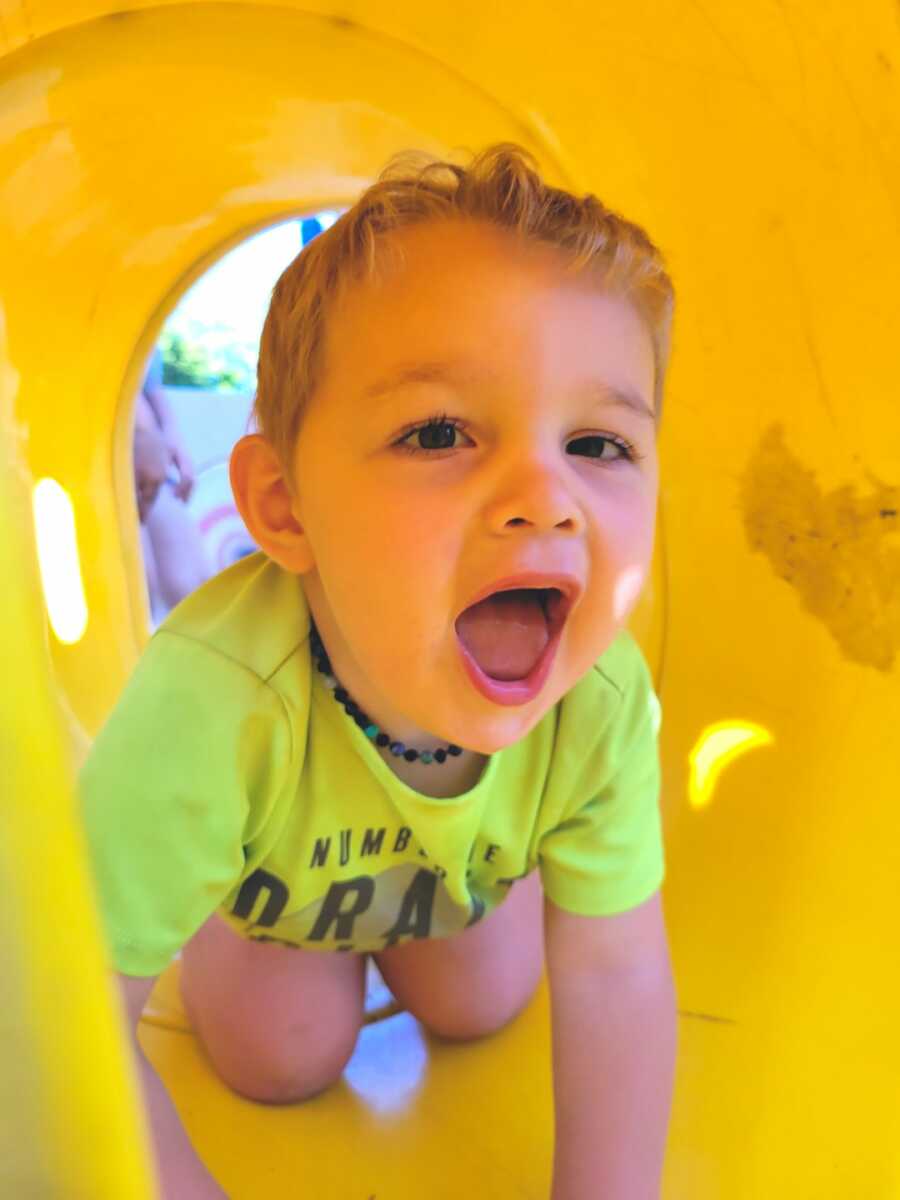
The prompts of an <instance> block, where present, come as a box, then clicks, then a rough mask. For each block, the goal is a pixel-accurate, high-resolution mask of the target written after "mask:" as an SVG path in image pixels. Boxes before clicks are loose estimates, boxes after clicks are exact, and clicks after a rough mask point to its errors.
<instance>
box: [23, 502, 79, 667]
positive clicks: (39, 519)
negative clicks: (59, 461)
mask: <svg viewBox="0 0 900 1200" xmlns="http://www.w3.org/2000/svg"><path fill="white" fill-rule="evenodd" d="M31 502H32V509H33V513H34V534H35V539H36V542H37V555H38V564H39V565H40V569H41V585H42V587H43V589H44V603H45V604H46V605H47V614H48V616H49V618H50V627H51V629H52V630H53V632H54V634H55V635H56V637H57V638H58V639H59V641H60V642H62V643H64V644H65V645H71V644H72V643H74V642H77V641H79V640H80V639H81V638H82V637H83V636H84V631H85V629H87V615H88V614H87V601H86V600H85V596H84V582H83V580H82V576H81V561H80V559H79V557H78V540H77V538H76V536H75V510H74V509H73V507H72V501H71V498H70V497H69V493H68V492H67V491H66V489H65V488H64V487H62V486H61V485H60V484H58V483H57V482H56V480H55V479H49V478H45V479H40V480H38V482H37V483H36V484H35V485H34V492H33V493H32V500H31Z"/></svg>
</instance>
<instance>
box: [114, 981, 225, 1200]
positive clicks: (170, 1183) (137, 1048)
mask: <svg viewBox="0 0 900 1200" xmlns="http://www.w3.org/2000/svg"><path fill="white" fill-rule="evenodd" d="M117 978H118V981H119V986H120V988H121V991H122V997H123V999H124V1001H125V1007H126V1010H127V1014H128V1029H129V1033H130V1035H131V1039H130V1040H131V1047H132V1050H133V1052H134V1056H135V1062H136V1064H137V1070H138V1078H139V1080H140V1089H141V1093H142V1095H143V1098H144V1109H145V1112H146V1116H147V1122H148V1125H149V1130H150V1134H151V1138H152V1143H153V1160H154V1166H155V1168H156V1176H157V1178H156V1182H157V1186H158V1189H159V1196H160V1200H227V1196H226V1194H225V1192H223V1191H222V1189H221V1188H220V1187H219V1185H218V1184H217V1183H216V1181H215V1180H214V1179H213V1177H212V1175H210V1173H209V1172H208V1171H207V1169H206V1167H205V1166H204V1165H203V1162H202V1161H201V1159H200V1157H199V1155H198V1154H197V1152H196V1150H195V1149H194V1147H193V1146H192V1145H191V1142H190V1139H189V1138H188V1135H187V1132H186V1131H185V1128H184V1126H183V1125H182V1123H181V1119H180V1118H179V1116H178V1112H177V1111H176V1109H175V1105H174V1104H173V1103H172V1101H171V1099H170V1097H169V1094H168V1092H167V1091H166V1089H165V1086H164V1085H163V1082H162V1080H161V1079H160V1077H159V1076H158V1075H157V1073H156V1071H154V1069H153V1067H152V1065H151V1063H150V1060H149V1059H148V1058H147V1057H146V1055H145V1054H144V1051H143V1050H142V1048H141V1045H140V1043H139V1042H138V1039H137V1024H138V1021H139V1020H140V1017H141V1013H142V1012H143V1010H144V1005H145V1004H146V1003H147V1000H148V998H149V996H150V993H151V991H152V990H153V985H154V983H155V982H156V976H151V977H150V978H147V979H142V978H138V977H136V976H131V975H122V974H118V975H117Z"/></svg>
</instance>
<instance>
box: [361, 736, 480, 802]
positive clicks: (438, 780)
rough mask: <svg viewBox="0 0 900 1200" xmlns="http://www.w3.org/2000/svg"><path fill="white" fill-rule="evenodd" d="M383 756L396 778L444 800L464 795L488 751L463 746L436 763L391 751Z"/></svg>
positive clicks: (477, 776) (475, 777)
mask: <svg viewBox="0 0 900 1200" xmlns="http://www.w3.org/2000/svg"><path fill="white" fill-rule="evenodd" d="M376 749H377V747H376ZM382 758H383V759H384V761H385V762H386V763H387V765H388V766H389V767H390V769H391V770H392V771H393V773H394V774H395V775H396V776H397V778H398V779H402V780H403V782H404V783H405V784H406V785H407V787H411V788H412V789H413V791H414V792H421V793H422V795H423V796H433V797H435V798H439V799H442V800H447V799H450V798H452V797H454V796H463V795H465V793H466V792H470V791H471V790H472V788H473V787H475V785H476V783H478V781H479V779H480V778H481V776H482V774H483V772H484V768H485V766H486V765H487V762H488V759H489V758H490V755H488V754H476V752H475V751H474V750H463V752H462V754H460V755H459V756H458V757H457V758H453V759H449V758H448V759H447V760H446V762H442V763H437V764H435V763H430V764H426V763H419V762H407V761H406V759H404V758H399V759H398V758H395V757H394V755H393V754H391V753H390V751H387V753H382Z"/></svg>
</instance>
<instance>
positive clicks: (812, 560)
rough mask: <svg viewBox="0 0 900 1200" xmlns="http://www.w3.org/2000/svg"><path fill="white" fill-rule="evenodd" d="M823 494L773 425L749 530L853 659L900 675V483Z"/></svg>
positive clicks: (762, 447)
mask: <svg viewBox="0 0 900 1200" xmlns="http://www.w3.org/2000/svg"><path fill="white" fill-rule="evenodd" d="M868 478H869V480H870V482H871V487H870V489H869V490H868V491H867V492H865V493H864V492H862V491H861V490H860V489H859V488H857V487H856V486H854V485H852V484H846V485H844V486H842V487H838V488H835V489H834V490H833V491H831V492H825V491H823V490H822V489H821V488H820V487H819V485H818V483H817V480H816V474H815V471H813V470H811V469H810V468H808V467H806V466H804V465H803V463H802V462H801V461H800V460H799V459H798V458H797V457H796V456H795V455H794V454H793V453H792V452H791V450H790V449H789V447H788V446H787V445H786V443H785V435H784V426H783V425H781V424H776V425H773V426H770V427H769V428H768V429H767V430H766V431H765V433H764V434H763V436H762V438H761V439H760V441H759V443H758V445H757V447H756V450H755V452H754V454H753V456H752V458H751V460H750V461H749V463H748V464H747V468H746V471H745V472H744V477H743V480H742V483H741V500H740V502H741V510H742V514H743V520H744V532H745V534H746V537H747V541H748V543H749V545H750V548H751V550H752V551H754V552H756V553H760V554H763V555H764V556H765V557H766V558H767V559H768V561H769V564H770V566H771V567H772V569H773V570H774V572H775V574H776V575H778V576H779V578H781V579H783V580H784V581H785V583H788V584H790V586H791V587H792V588H793V589H794V591H795V592H796V593H797V596H798V598H799V600H800V602H801V604H802V605H803V607H804V608H805V609H806V611H807V612H808V613H810V614H811V615H812V616H813V617H814V618H815V619H816V620H818V621H821V623H822V624H823V625H824V627H825V628H826V629H827V630H828V631H829V633H830V634H831V636H832V637H833V638H834V639H835V641H836V642H837V643H838V645H839V647H840V649H841V652H842V653H843V654H844V656H845V657H846V658H848V659H850V660H851V661H852V662H856V663H859V664H860V665H861V666H866V667H874V668H875V670H877V671H884V672H889V671H891V670H893V668H894V666H895V665H896V661H897V650H898V647H900V487H890V486H888V485H887V484H883V483H881V482H880V481H879V480H877V479H875V478H874V477H873V476H871V475H869V476H868Z"/></svg>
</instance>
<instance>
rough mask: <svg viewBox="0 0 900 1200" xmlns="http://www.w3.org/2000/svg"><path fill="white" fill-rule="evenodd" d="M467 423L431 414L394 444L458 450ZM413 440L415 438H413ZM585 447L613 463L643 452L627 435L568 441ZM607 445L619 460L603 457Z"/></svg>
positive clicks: (425, 451) (424, 450) (415, 450)
mask: <svg viewBox="0 0 900 1200" xmlns="http://www.w3.org/2000/svg"><path fill="white" fill-rule="evenodd" d="M465 430H466V423H465V421H460V420H459V419H458V418H456V417H448V416H446V415H445V414H440V415H438V416H434V417H429V418H428V420H427V421H425V422H423V423H422V424H421V425H416V426H414V427H413V428H412V429H409V430H407V432H406V433H405V434H404V435H403V436H402V437H401V438H400V439H399V440H398V441H396V442H395V443H394V445H395V446H396V447H397V449H398V450H402V451H404V453H406V454H417V455H419V456H426V457H427V456H428V455H431V456H432V457H434V453H433V452H434V451H438V450H455V449H456V444H455V439H456V435H457V433H465ZM411 439H412V440H411ZM413 440H415V441H418V443H419V444H418V445H414V444H413ZM582 445H583V446H586V447H587V448H586V449H583V450H582V451H581V453H582V454H583V455H584V457H586V458H593V459H597V460H602V461H604V462H614V461H618V459H624V460H625V461H626V462H636V461H637V460H638V459H639V458H642V457H643V455H640V454H638V453H637V452H636V451H635V448H634V446H633V445H632V444H631V443H630V442H626V441H625V439H624V438H618V437H613V436H612V435H607V434H599V433H592V434H585V435H584V436H582V437H579V438H574V439H573V440H572V441H571V442H570V443H569V447H568V448H569V449H571V447H572V446H582ZM606 446H615V447H616V449H617V450H620V451H621V454H620V455H619V456H618V458H617V459H609V458H605V459H604V458H603V449H604V447H606ZM572 453H574V454H577V453H579V451H577V450H574V451H572Z"/></svg>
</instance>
